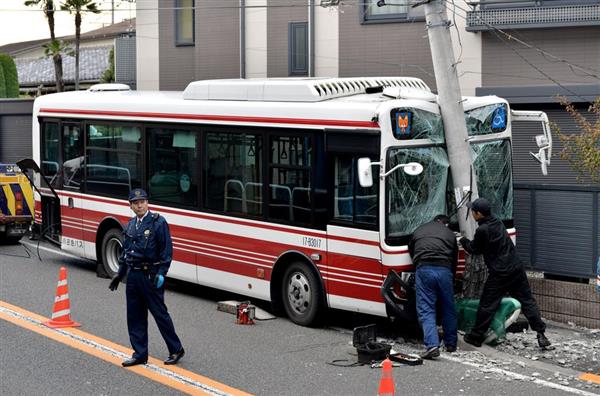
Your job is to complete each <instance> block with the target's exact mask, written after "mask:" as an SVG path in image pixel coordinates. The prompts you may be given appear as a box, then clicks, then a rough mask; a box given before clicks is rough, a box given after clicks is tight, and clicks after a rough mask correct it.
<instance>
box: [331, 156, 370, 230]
mask: <svg viewBox="0 0 600 396" xmlns="http://www.w3.org/2000/svg"><path fill="white" fill-rule="evenodd" d="M357 160H358V157H353V156H351V155H336V157H335V162H334V196H333V199H334V202H333V218H334V219H335V220H341V221H344V222H353V223H357V224H366V225H376V224H377V218H378V213H379V207H378V204H377V202H378V200H377V191H378V190H379V178H377V177H374V178H373V186H371V187H367V188H365V187H361V186H360V185H359V184H358V177H357V175H356V162H357Z"/></svg>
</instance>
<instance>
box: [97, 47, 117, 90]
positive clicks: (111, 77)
mask: <svg viewBox="0 0 600 396" xmlns="http://www.w3.org/2000/svg"><path fill="white" fill-rule="evenodd" d="M100 82H101V83H112V82H115V48H114V47H113V48H111V49H110V52H109V53H108V68H106V70H104V73H102V76H101V77H100Z"/></svg>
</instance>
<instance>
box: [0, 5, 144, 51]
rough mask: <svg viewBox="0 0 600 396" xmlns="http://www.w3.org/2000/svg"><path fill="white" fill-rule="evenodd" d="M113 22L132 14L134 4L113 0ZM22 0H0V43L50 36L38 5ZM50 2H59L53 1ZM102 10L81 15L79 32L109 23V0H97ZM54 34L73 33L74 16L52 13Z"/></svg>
mask: <svg viewBox="0 0 600 396" xmlns="http://www.w3.org/2000/svg"><path fill="white" fill-rule="evenodd" d="M114 2H115V9H116V10H115V16H114V18H115V23H116V22H120V21H122V20H123V19H129V18H134V17H135V3H129V2H127V1H124V0H115V1H114ZM24 3H25V0H0V45H4V44H10V43H17V42H21V41H29V40H37V39H43V38H48V37H50V31H49V30H48V22H47V21H46V18H45V17H44V13H43V12H42V10H41V8H39V7H33V6H32V7H26V6H25V5H24ZM54 3H55V4H56V3H61V0H55V1H54ZM96 3H98V5H99V7H98V8H100V9H101V10H102V12H101V13H100V14H92V13H90V14H84V16H83V21H82V24H81V32H82V33H84V32H87V31H90V30H94V29H99V28H101V27H103V26H107V25H110V23H111V14H112V13H111V11H110V10H111V0H97V1H96ZM55 19H56V23H55V25H56V26H55V29H54V31H55V33H56V36H57V37H60V36H68V35H72V34H75V17H74V15H70V14H69V13H68V12H64V11H60V12H57V13H56V14H55Z"/></svg>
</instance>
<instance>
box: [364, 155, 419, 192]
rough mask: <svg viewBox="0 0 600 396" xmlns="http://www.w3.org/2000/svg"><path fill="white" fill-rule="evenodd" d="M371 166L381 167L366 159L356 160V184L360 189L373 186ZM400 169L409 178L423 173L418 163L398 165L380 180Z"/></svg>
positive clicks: (383, 174) (382, 175) (377, 163)
mask: <svg viewBox="0 0 600 396" xmlns="http://www.w3.org/2000/svg"><path fill="white" fill-rule="evenodd" d="M373 165H379V166H381V162H371V160H370V159H369V158H366V157H365V158H359V159H358V184H360V186H361V187H371V186H372V185H373V172H372V171H371V166H373ZM400 168H402V169H403V170H404V173H406V174H407V175H410V176H417V175H420V174H421V173H422V172H423V165H421V164H419V163H418V162H408V163H406V164H398V165H396V166H394V167H393V168H392V169H390V170H389V171H387V172H385V173H382V174H381V178H382V179H383V178H385V177H387V176H388V175H389V174H390V173H392V172H395V171H396V170H397V169H400Z"/></svg>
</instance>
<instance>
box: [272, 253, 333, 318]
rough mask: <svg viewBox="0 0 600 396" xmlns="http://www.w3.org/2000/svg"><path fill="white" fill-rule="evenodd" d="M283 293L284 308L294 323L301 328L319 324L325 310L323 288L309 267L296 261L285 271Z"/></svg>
mask: <svg viewBox="0 0 600 396" xmlns="http://www.w3.org/2000/svg"><path fill="white" fill-rule="evenodd" d="M281 293H282V294H281V300H282V302H283V307H284V309H285V312H286V314H287V316H288V317H289V318H290V320H291V321H292V322H294V323H296V324H299V325H301V326H315V325H317V324H319V322H320V320H321V318H322V313H323V311H324V309H325V302H324V301H325V299H324V298H323V286H322V284H321V281H320V280H319V278H318V276H317V274H315V272H314V271H313V270H312V269H311V268H310V267H309V266H308V265H306V264H305V263H303V262H301V261H295V262H293V263H292V264H291V265H290V266H289V267H288V268H287V269H286V270H285V273H284V274H283V283H282V287H281Z"/></svg>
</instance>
